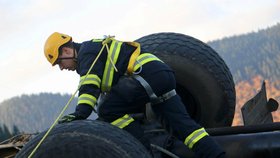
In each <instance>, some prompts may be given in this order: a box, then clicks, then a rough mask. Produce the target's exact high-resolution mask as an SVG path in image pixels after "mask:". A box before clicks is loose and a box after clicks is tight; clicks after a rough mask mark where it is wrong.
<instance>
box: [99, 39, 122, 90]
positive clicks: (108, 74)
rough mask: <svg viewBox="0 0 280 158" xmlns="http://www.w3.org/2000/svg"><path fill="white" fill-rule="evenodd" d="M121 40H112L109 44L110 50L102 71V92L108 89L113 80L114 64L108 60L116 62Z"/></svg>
mask: <svg viewBox="0 0 280 158" xmlns="http://www.w3.org/2000/svg"><path fill="white" fill-rule="evenodd" d="M121 45H122V42H119V41H116V40H113V41H112V44H111V46H110V52H108V56H107V60H106V65H105V69H104V73H103V79H102V86H101V89H102V91H103V92H106V91H109V90H110V88H111V85H112V82H113V77H114V66H113V64H112V63H111V62H110V58H111V59H112V60H113V62H114V64H116V63H117V59H118V57H119V53H120V48H121Z"/></svg>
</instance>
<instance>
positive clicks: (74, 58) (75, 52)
mask: <svg viewBox="0 0 280 158" xmlns="http://www.w3.org/2000/svg"><path fill="white" fill-rule="evenodd" d="M72 59H73V60H74V61H75V62H77V51H76V49H75V48H74V53H73V57H72Z"/></svg>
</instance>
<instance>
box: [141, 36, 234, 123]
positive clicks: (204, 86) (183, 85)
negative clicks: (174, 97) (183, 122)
mask: <svg viewBox="0 0 280 158" xmlns="http://www.w3.org/2000/svg"><path fill="white" fill-rule="evenodd" d="M136 41H137V42H139V43H140V44H141V46H142V51H146V52H150V53H153V54H155V55H156V56H157V57H159V58H160V59H161V60H162V61H164V62H165V63H167V64H168V65H169V66H170V67H171V68H172V69H173V70H174V71H175V76H176V82H177V88H176V91H177V93H178V94H179V95H180V97H181V98H182V101H183V102H184V104H185V106H186V109H187V110H188V112H189V114H190V115H191V117H192V118H193V119H195V120H196V121H197V122H198V123H199V124H201V125H202V126H204V127H207V128H210V127H222V126H231V124H232V121H233V117H234V111H235V102H236V96H235V86H234V82H233V78H232V75H231V72H230V70H229V68H228V67H227V65H226V64H225V62H224V60H223V59H222V58H221V57H220V56H219V55H218V54H217V53H216V52H215V51H214V50H213V49H212V48H211V47H209V46H208V45H207V44H205V43H203V42H201V41H199V40H197V39H195V38H193V37H190V36H187V35H183V34H178V33H157V34H151V35H147V36H144V37H142V38H140V39H138V40H136Z"/></svg>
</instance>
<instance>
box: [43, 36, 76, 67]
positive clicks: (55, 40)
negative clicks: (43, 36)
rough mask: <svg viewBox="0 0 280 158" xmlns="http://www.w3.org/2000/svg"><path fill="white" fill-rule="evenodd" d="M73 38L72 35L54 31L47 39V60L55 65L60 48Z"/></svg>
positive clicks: (45, 48) (45, 49) (45, 50)
mask: <svg viewBox="0 0 280 158" xmlns="http://www.w3.org/2000/svg"><path fill="white" fill-rule="evenodd" d="M71 40H72V37H71V36H69V35H65V34H62V33H58V32H54V33H53V34H51V35H50V36H49V38H48V39H47V40H46V43H45V47H44V52H45V57H46V58H47V60H48V61H49V62H50V63H51V64H52V65H53V66H54V65H55V61H56V60H57V58H58V55H59V48H60V47H61V46H62V45H64V44H65V43H67V42H69V41H71Z"/></svg>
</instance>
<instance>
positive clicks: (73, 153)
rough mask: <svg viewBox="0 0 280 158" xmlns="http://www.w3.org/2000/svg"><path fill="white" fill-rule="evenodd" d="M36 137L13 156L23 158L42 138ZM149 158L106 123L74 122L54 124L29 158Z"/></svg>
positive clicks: (139, 146)
mask: <svg viewBox="0 0 280 158" xmlns="http://www.w3.org/2000/svg"><path fill="white" fill-rule="evenodd" d="M44 134H45V132H43V133H41V134H39V135H38V136H36V137H35V138H34V139H32V140H31V141H29V142H28V143H27V144H26V145H25V146H24V147H23V149H22V150H21V151H20V152H19V153H18V154H17V155H16V158H25V157H28V156H29V155H30V153H31V152H32V150H33V149H34V148H35V146H36V145H37V144H38V143H39V141H40V140H41V139H42V137H43V136H44ZM63 157H65V158H80V157H81V158H93V157H94V158H117V157H122V158H150V157H151V156H150V154H149V153H148V151H147V150H146V148H145V147H144V146H143V145H142V144H141V143H140V142H139V141H138V140H137V139H135V138H134V137H133V136H132V135H130V134H129V133H127V132H126V131H124V130H122V129H119V128H117V127H115V126H112V125H110V124H108V123H105V122H101V121H92V120H78V121H73V122H70V123H64V124H59V125H57V126H56V127H55V128H54V129H53V130H52V131H51V132H50V134H49V135H48V136H47V137H46V139H45V140H44V141H43V143H42V145H41V146H40V147H39V148H38V150H37V151H36V152H35V154H34V155H33V156H32V158H63Z"/></svg>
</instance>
